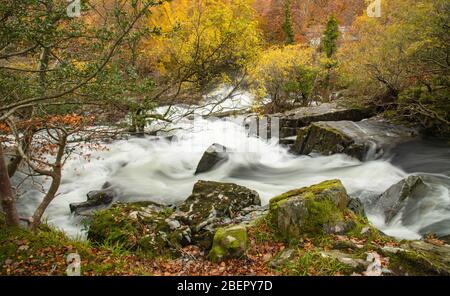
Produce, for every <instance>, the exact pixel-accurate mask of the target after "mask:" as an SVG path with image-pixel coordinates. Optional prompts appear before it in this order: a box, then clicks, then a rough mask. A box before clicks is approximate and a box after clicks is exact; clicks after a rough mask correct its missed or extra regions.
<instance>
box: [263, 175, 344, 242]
mask: <svg viewBox="0 0 450 296" xmlns="http://www.w3.org/2000/svg"><path fill="white" fill-rule="evenodd" d="M348 202H349V196H348V195H347V191H346V190H345V188H344V186H343V185H342V183H341V181H339V180H330V181H325V182H322V183H320V184H316V185H313V186H310V187H304V188H300V189H296V190H292V191H289V192H287V193H284V194H282V195H280V196H277V197H275V198H273V199H271V200H270V204H269V219H270V221H271V223H272V225H273V226H274V227H276V229H277V231H278V232H279V233H280V234H281V236H282V237H283V238H285V239H288V240H290V239H295V238H298V237H300V236H301V235H302V234H305V233H309V234H320V233H324V232H326V231H327V229H333V226H334V225H338V224H340V223H341V222H345V219H344V211H345V210H346V208H347V204H348Z"/></svg>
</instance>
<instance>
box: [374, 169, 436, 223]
mask: <svg viewBox="0 0 450 296" xmlns="http://www.w3.org/2000/svg"><path fill="white" fill-rule="evenodd" d="M429 190H430V188H429V186H428V185H427V184H426V183H425V181H424V179H423V177H421V176H409V177H407V178H405V179H403V180H401V181H400V182H398V183H397V184H395V185H393V186H391V187H390V188H389V189H388V190H386V191H385V192H384V193H383V194H382V195H381V196H380V197H379V199H378V201H377V205H376V206H377V207H378V208H379V209H380V210H381V211H382V212H383V214H384V216H385V222H386V223H388V224H389V223H390V222H391V221H392V220H393V219H394V218H395V217H396V216H397V215H398V214H399V213H400V211H401V210H402V209H404V208H405V207H406V206H408V204H410V206H413V204H416V203H417V202H418V201H417V199H421V198H422V197H423V196H425V195H426V194H427V192H428V191H429Z"/></svg>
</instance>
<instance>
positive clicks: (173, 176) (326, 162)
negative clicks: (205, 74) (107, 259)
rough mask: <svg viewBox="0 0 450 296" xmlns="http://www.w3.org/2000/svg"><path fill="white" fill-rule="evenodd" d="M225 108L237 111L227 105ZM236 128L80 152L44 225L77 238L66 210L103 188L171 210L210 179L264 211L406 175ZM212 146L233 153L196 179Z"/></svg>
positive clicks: (202, 125) (77, 227)
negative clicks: (289, 197) (296, 194)
mask: <svg viewBox="0 0 450 296" xmlns="http://www.w3.org/2000/svg"><path fill="white" fill-rule="evenodd" d="M237 99H238V100H239V102H240V103H242V102H244V103H245V104H249V102H250V101H251V100H250V99H249V97H248V96H247V95H245V94H243V95H241V96H238V97H237ZM245 104H244V105H245ZM241 105H242V104H241ZM226 106H227V107H230V108H234V107H235V106H233V104H231V105H230V103H229V102H228V103H226ZM241 107H242V106H241ZM161 111H163V110H161ZM177 112H179V110H177ZM242 121H243V118H242V117H241V118H239V117H238V118H234V119H230V118H227V119H221V120H215V121H214V120H209V119H200V120H199V119H197V120H196V122H195V126H194V127H193V128H191V129H189V130H184V131H183V130H180V131H177V132H176V134H177V137H176V139H175V140H173V141H172V142H169V141H167V140H162V139H160V140H156V138H155V137H150V136H148V137H144V138H131V139H129V140H120V141H116V142H113V143H111V144H105V145H106V148H107V150H101V151H85V152H86V153H91V157H90V158H89V159H85V158H84V157H79V156H73V157H72V158H71V159H70V160H69V161H68V162H67V164H66V166H65V168H64V173H63V181H62V184H61V187H60V190H59V195H58V196H57V198H56V199H55V200H54V202H53V203H52V204H51V205H50V207H49V208H48V210H47V211H46V219H47V221H48V222H49V223H50V224H52V225H54V226H56V227H58V228H61V229H63V230H64V231H66V232H67V233H68V234H70V235H79V234H82V228H83V227H82V223H81V219H80V218H76V217H74V216H72V215H71V213H70V209H69V204H70V203H75V202H82V201H85V200H86V194H87V193H88V192H89V191H91V190H98V189H100V188H101V187H102V185H103V184H104V183H105V182H107V181H108V182H110V183H111V184H113V185H114V186H116V187H117V188H119V190H120V192H121V193H122V195H123V200H126V201H143V200H151V201H155V202H159V203H164V204H171V203H176V202H180V201H182V200H184V199H185V198H187V197H188V196H189V195H190V193H191V191H192V187H193V185H194V183H195V182H196V181H198V180H213V181H220V182H233V183H237V184H240V185H243V186H246V187H248V188H250V189H253V190H256V191H257V192H258V193H259V194H260V196H261V199H262V201H263V204H267V203H268V201H269V199H270V198H272V197H274V196H276V195H278V194H281V193H283V192H285V191H288V190H290V189H294V188H299V187H303V186H307V185H312V184H315V183H318V182H321V181H324V180H329V179H334V178H338V179H340V180H342V182H343V184H344V185H345V187H346V188H347V190H348V192H349V194H350V195H354V196H360V197H361V198H364V197H365V196H373V195H374V194H381V193H382V192H384V191H385V190H386V189H388V188H389V187H390V186H391V185H393V184H395V183H396V182H398V181H400V180H401V179H403V178H404V177H406V176H407V175H408V174H407V173H406V172H405V171H403V170H402V169H400V168H398V167H396V166H394V165H393V164H391V163H390V162H389V161H388V160H376V161H366V162H360V161H358V160H356V159H353V158H351V157H348V156H346V155H333V156H313V157H311V156H294V155H291V154H289V153H288V151H287V149H286V148H283V147H282V146H280V145H278V143H277V142H275V141H272V142H271V141H264V140H261V139H258V138H255V137H248V136H247V133H246V131H245V128H244V127H243V125H242ZM190 124H192V122H191V121H189V120H184V121H183V122H181V123H179V125H178V126H181V127H183V128H186V127H189V126H190ZM213 143H219V144H222V145H225V146H226V147H229V148H231V149H232V150H233V151H235V152H233V153H231V155H230V159H229V160H228V161H227V162H226V163H225V164H224V165H222V166H220V167H219V168H218V169H216V170H214V171H211V172H209V173H206V174H202V175H199V176H194V171H195V169H196V166H197V164H198V162H199V160H200V158H201V156H202V154H203V152H204V151H205V150H206V149H207V147H208V146H210V145H211V144H213ZM85 149H87V148H85ZM44 185H45V184H44ZM448 194H449V193H448V191H447V192H442V194H441V195H440V196H438V197H437V198H438V199H439V198H440V199H442V200H444V201H445V202H446V203H447V204H450V202H449V195H448ZM40 198H41V194H40V193H39V192H38V191H36V190H31V189H30V190H27V192H26V193H25V195H24V196H23V197H22V198H21V199H20V207H21V212H22V213H28V214H29V213H31V211H32V210H33V209H34V208H35V207H36V205H37V202H38V201H39V199H40ZM440 202H442V201H440ZM434 218H436V217H434ZM434 218H432V219H434ZM369 219H370V220H371V221H372V222H373V223H374V224H375V225H376V226H377V227H378V228H380V229H381V230H382V231H384V232H385V233H387V234H392V235H395V236H397V237H399V238H407V239H416V238H418V237H419V235H418V234H417V232H416V231H415V230H414V227H413V228H412V230H411V228H410V229H407V228H405V227H402V226H401V223H397V224H395V225H390V226H386V225H384V222H383V217H380V216H377V215H369ZM428 222H429V223H432V222H433V221H428Z"/></svg>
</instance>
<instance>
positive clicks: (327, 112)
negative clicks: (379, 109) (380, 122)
mask: <svg viewBox="0 0 450 296" xmlns="http://www.w3.org/2000/svg"><path fill="white" fill-rule="evenodd" d="M373 115H375V113H374V111H373V110H372V109H369V108H358V107H355V108H351V107H350V108H349V107H342V106H339V105H337V104H336V103H323V104H321V105H318V106H312V107H301V108H297V109H294V110H291V111H288V112H285V113H280V114H274V115H273V117H278V118H279V119H280V128H281V131H280V138H286V137H291V136H295V135H297V130H298V129H299V128H302V127H305V126H308V125H309V124H311V123H313V122H318V121H340V120H351V121H360V120H363V119H365V118H369V117H371V116H373Z"/></svg>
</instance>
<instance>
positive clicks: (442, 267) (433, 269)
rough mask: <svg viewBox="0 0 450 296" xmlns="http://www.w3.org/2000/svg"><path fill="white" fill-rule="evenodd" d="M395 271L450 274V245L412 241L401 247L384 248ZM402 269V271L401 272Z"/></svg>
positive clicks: (408, 273) (412, 273) (416, 273)
mask: <svg viewBox="0 0 450 296" xmlns="http://www.w3.org/2000/svg"><path fill="white" fill-rule="evenodd" d="M382 251H383V253H384V254H385V255H386V256H388V257H389V259H390V260H389V261H390V262H391V263H390V268H392V269H393V270H394V271H395V273H400V274H404V273H405V271H406V274H407V275H438V276H449V275H450V246H449V245H442V246H441V245H436V244H431V243H428V242H425V241H411V242H407V243H404V244H402V245H401V246H400V248H395V249H391V250H389V249H386V248H383V249H382ZM399 271H400V272H399Z"/></svg>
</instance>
